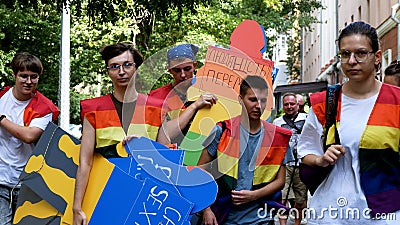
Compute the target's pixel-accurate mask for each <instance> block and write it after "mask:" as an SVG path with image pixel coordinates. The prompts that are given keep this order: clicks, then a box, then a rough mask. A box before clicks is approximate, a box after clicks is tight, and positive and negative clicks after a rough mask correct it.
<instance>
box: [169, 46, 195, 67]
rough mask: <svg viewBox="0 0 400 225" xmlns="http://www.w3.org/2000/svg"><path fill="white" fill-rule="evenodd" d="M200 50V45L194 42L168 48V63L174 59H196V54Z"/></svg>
mask: <svg viewBox="0 0 400 225" xmlns="http://www.w3.org/2000/svg"><path fill="white" fill-rule="evenodd" d="M198 50H199V47H197V46H196V45H193V44H181V45H177V46H175V47H173V48H171V49H169V50H168V53H167V58H168V65H170V64H171V61H172V60H182V59H190V60H192V61H196V54H197V51H198Z"/></svg>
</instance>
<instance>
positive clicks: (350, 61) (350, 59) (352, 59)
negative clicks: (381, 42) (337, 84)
mask: <svg viewBox="0 0 400 225" xmlns="http://www.w3.org/2000/svg"><path fill="white" fill-rule="evenodd" d="M354 63H358V61H357V59H356V56H355V55H354V52H352V53H351V54H350V58H349V64H354Z"/></svg>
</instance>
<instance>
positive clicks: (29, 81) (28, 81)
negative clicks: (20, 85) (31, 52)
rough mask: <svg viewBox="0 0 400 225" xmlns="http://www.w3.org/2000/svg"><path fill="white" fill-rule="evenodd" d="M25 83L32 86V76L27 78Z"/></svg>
mask: <svg viewBox="0 0 400 225" xmlns="http://www.w3.org/2000/svg"><path fill="white" fill-rule="evenodd" d="M25 83H28V84H31V83H33V82H32V78H31V76H28V77H27V78H26V81H25Z"/></svg>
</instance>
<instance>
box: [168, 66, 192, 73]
mask: <svg viewBox="0 0 400 225" xmlns="http://www.w3.org/2000/svg"><path fill="white" fill-rule="evenodd" d="M192 69H193V67H192V66H185V67H183V68H177V67H175V68H171V70H172V72H174V73H179V72H181V71H182V70H183V71H185V72H189V71H191V70H192Z"/></svg>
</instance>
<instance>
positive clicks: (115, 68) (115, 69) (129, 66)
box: [107, 62, 135, 72]
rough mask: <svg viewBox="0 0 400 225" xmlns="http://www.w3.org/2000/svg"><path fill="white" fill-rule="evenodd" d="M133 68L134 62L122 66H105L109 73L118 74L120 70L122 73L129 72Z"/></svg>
mask: <svg viewBox="0 0 400 225" xmlns="http://www.w3.org/2000/svg"><path fill="white" fill-rule="evenodd" d="M134 67H135V63H134V62H125V63H123V64H122V65H120V64H116V63H115V64H111V65H110V66H107V70H109V71H111V72H118V71H120V70H121V68H123V69H124V71H125V72H126V71H131V70H133V68H134Z"/></svg>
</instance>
